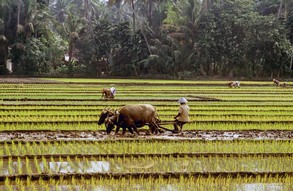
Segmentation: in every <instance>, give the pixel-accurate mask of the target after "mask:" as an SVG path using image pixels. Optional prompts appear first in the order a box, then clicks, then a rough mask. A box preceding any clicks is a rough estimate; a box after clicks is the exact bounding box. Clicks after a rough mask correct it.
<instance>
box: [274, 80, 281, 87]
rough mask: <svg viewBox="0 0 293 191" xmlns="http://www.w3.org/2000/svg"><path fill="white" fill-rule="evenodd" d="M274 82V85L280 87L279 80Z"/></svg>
mask: <svg viewBox="0 0 293 191" xmlns="http://www.w3.org/2000/svg"><path fill="white" fill-rule="evenodd" d="M273 82H274V84H275V85H276V86H277V87H278V86H279V84H280V81H279V80H276V79H273Z"/></svg>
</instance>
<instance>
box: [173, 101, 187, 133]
mask: <svg viewBox="0 0 293 191" xmlns="http://www.w3.org/2000/svg"><path fill="white" fill-rule="evenodd" d="M178 103H180V106H179V112H178V114H177V115H176V116H175V117H174V119H175V123H174V132H176V133H177V132H179V130H178V126H179V127H180V131H182V127H183V125H184V124H185V123H187V122H188V120H189V106H188V105H187V104H186V103H187V100H186V99H185V98H184V97H182V98H180V99H179V100H178Z"/></svg>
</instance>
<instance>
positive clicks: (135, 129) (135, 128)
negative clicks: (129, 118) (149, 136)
mask: <svg viewBox="0 0 293 191" xmlns="http://www.w3.org/2000/svg"><path fill="white" fill-rule="evenodd" d="M133 129H134V131H135V132H136V133H137V134H138V135H139V132H138V130H137V127H136V126H135V125H134V126H133Z"/></svg>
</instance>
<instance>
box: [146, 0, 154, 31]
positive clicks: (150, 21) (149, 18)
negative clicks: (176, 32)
mask: <svg viewBox="0 0 293 191" xmlns="http://www.w3.org/2000/svg"><path fill="white" fill-rule="evenodd" d="M152 7H153V2H152V0H148V14H147V15H148V22H149V25H150V26H151V24H152V9H153V8H152Z"/></svg>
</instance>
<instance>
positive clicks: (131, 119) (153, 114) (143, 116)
mask: <svg viewBox="0 0 293 191" xmlns="http://www.w3.org/2000/svg"><path fill="white" fill-rule="evenodd" d="M159 121H160V120H159V119H158V114H157V111H156V108H155V107H154V106H152V105H150V104H132V105H126V106H123V107H121V108H119V109H118V110H116V111H115V113H113V112H111V111H102V113H101V116H100V119H99V121H98V124H99V125H100V124H102V123H105V125H106V130H107V133H108V134H109V133H110V132H111V131H112V130H113V129H114V127H115V125H116V133H118V131H119V129H120V127H122V129H123V131H122V134H123V135H124V134H125V131H126V128H128V130H129V132H130V133H133V130H134V131H135V132H136V133H137V134H139V132H138V130H137V128H139V127H143V126H145V125H148V126H149V127H150V130H151V132H152V133H158V127H159V126H158V124H157V123H158V122H159Z"/></svg>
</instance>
